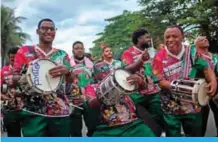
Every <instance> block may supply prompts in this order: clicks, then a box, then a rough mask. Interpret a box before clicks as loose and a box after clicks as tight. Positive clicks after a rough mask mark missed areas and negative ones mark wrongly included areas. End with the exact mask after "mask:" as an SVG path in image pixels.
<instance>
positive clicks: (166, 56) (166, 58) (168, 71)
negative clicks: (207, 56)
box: [153, 25, 217, 137]
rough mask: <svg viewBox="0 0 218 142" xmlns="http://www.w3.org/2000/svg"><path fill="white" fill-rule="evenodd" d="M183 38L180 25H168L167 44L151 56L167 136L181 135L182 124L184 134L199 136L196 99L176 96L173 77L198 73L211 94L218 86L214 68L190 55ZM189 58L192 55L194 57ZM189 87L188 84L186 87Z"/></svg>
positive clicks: (199, 107) (181, 77)
mask: <svg viewBox="0 0 218 142" xmlns="http://www.w3.org/2000/svg"><path fill="white" fill-rule="evenodd" d="M183 39H184V34H183V30H182V29H181V27H179V26H177V25H172V26H170V27H168V28H167V29H166V31H165V33H164V41H165V45H166V47H165V48H163V49H160V50H159V51H158V52H157V54H156V55H155V57H154V59H153V73H154V75H156V77H157V78H158V80H159V84H160V87H161V88H162V90H161V106H162V110H163V117H164V121H165V126H166V127H165V130H166V136H170V137H178V136H181V125H182V126H183V130H184V132H185V134H186V136H201V135H202V116H201V113H200V110H201V106H199V105H196V102H192V100H191V102H184V101H182V99H180V98H179V99H178V97H179V96H177V95H173V92H172V89H174V87H173V86H172V83H173V80H178V79H187V78H195V77H196V74H197V73H198V72H201V73H203V74H204V76H205V78H206V80H207V82H208V85H207V86H206V87H207V88H208V90H209V91H208V95H210V96H214V94H215V92H216V87H217V82H216V78H215V74H214V72H213V70H212V69H211V68H210V67H209V65H208V63H207V62H206V61H205V60H203V59H202V58H200V57H198V56H195V53H194V54H193V51H192V48H189V47H184V45H183V44H182V41H183ZM188 51H189V52H188ZM190 54H191V55H190ZM192 57H194V58H193V60H192ZM188 62H190V64H188ZM187 85H188V84H187ZM183 86H184V85H183ZM178 87H179V86H178ZM188 88H190V87H189V86H188ZM188 88H187V89H188ZM191 91H192V90H191ZM183 95H184V94H183ZM185 95H192V94H188V93H187V94H185Z"/></svg>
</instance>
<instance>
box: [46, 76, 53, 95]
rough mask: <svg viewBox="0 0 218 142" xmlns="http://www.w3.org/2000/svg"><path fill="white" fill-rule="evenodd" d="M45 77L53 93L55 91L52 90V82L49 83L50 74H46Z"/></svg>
mask: <svg viewBox="0 0 218 142" xmlns="http://www.w3.org/2000/svg"><path fill="white" fill-rule="evenodd" d="M45 76H46V80H47V83H48V86H49V88H50V90H51V91H52V92H53V90H52V88H51V84H50V81H49V77H48V74H46V75H45Z"/></svg>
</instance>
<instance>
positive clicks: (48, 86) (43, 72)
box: [27, 59, 61, 93]
mask: <svg viewBox="0 0 218 142" xmlns="http://www.w3.org/2000/svg"><path fill="white" fill-rule="evenodd" d="M55 66H56V63H55V62H53V61H51V60H48V59H39V60H35V61H33V62H32V63H31V64H30V66H29V68H28V71H27V78H28V79H27V80H28V83H29V84H31V85H33V86H34V87H33V88H34V89H35V91H36V92H38V93H43V92H46V93H50V92H52V91H56V90H57V88H58V86H59V84H60V82H61V77H57V78H52V77H51V76H50V75H49V70H50V69H52V68H54V67H55Z"/></svg>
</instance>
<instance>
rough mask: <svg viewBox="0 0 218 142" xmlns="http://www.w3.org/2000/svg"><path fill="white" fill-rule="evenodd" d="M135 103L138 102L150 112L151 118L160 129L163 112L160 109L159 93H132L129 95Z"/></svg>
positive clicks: (162, 124)
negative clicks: (146, 94)
mask: <svg viewBox="0 0 218 142" xmlns="http://www.w3.org/2000/svg"><path fill="white" fill-rule="evenodd" d="M130 97H131V98H132V100H133V101H134V102H135V103H136V104H140V105H141V106H143V107H144V108H146V110H147V111H148V112H149V113H150V115H151V117H152V119H154V121H155V122H156V123H157V124H158V125H159V127H160V129H161V128H163V127H164V121H163V113H162V110H161V103H160V94H159V93H157V94H152V95H148V96H145V95H141V94H137V93H135V94H132V95H131V96H130Z"/></svg>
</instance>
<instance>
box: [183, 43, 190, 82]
mask: <svg viewBox="0 0 218 142" xmlns="http://www.w3.org/2000/svg"><path fill="white" fill-rule="evenodd" d="M189 57H190V47H186V52H185V63H184V64H185V65H184V73H183V77H184V78H185V79H186V78H188V75H189V65H190V58H189Z"/></svg>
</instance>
